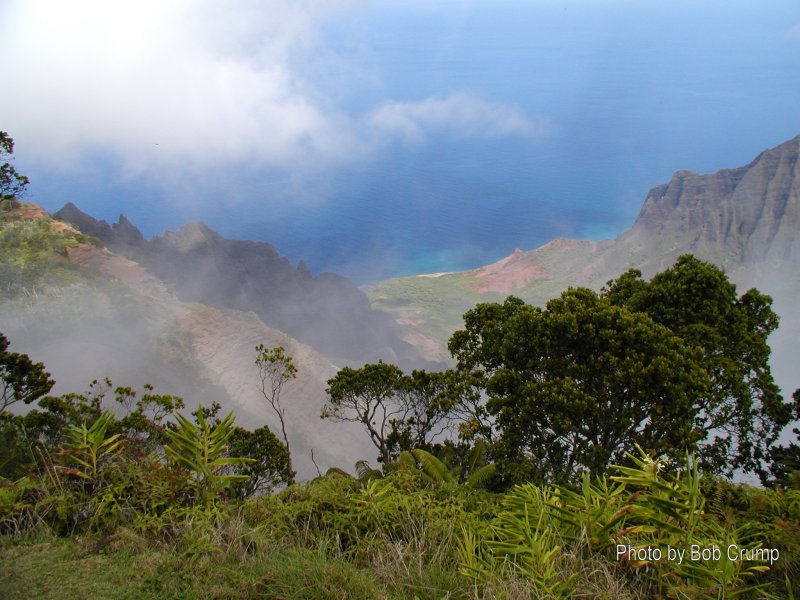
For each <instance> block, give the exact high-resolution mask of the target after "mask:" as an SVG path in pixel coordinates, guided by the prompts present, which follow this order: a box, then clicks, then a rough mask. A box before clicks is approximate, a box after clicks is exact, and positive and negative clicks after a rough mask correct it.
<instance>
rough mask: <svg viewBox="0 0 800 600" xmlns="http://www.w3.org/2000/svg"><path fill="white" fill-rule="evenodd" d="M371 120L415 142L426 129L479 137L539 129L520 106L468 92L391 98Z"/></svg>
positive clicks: (378, 127) (376, 127) (380, 129)
mask: <svg viewBox="0 0 800 600" xmlns="http://www.w3.org/2000/svg"><path fill="white" fill-rule="evenodd" d="M367 122H368V124H369V126H370V127H372V128H373V129H374V130H377V131H378V132H381V133H383V134H390V135H395V136H399V137H401V138H403V139H406V140H408V141H413V142H418V141H421V140H423V139H424V138H425V135H426V132H439V131H442V130H444V131H447V132H449V133H452V134H455V135H460V136H477V137H496V136H502V135H525V136H529V135H534V134H536V133H537V130H538V128H537V127H534V125H533V123H531V121H530V120H528V118H527V117H525V115H524V114H523V113H522V112H521V111H519V110H518V109H516V108H514V107H510V106H507V105H504V104H497V103H491V102H487V101H485V100H482V99H481V98H478V97H476V96H473V95H471V94H466V93H455V94H451V95H449V96H445V97H432V98H427V99H426V100H422V101H419V102H388V103H386V104H384V105H383V106H380V107H379V108H378V109H376V110H375V111H374V112H373V113H372V114H371V115H370V116H369V118H368V120H367Z"/></svg>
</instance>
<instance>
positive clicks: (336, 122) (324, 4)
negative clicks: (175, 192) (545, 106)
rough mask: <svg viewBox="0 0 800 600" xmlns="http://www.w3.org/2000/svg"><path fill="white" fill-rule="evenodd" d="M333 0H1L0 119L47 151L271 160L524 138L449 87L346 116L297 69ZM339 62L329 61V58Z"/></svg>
mask: <svg viewBox="0 0 800 600" xmlns="http://www.w3.org/2000/svg"><path fill="white" fill-rule="evenodd" d="M353 5H354V3H353V2H348V1H344V0H343V1H333V0H324V1H323V0H305V1H290V0H261V1H259V0H235V1H229V2H227V3H224V4H222V3H216V2H212V1H211V0H170V1H169V2H165V1H163V0H137V1H136V2H127V1H126V2H122V1H114V2H109V1H108V0H73V1H71V2H63V1H62V0H17V1H12V2H8V3H6V4H5V5H4V7H3V8H0V23H2V24H0V56H3V59H4V60H3V62H4V67H3V87H4V89H5V90H6V91H5V92H4V93H3V94H1V95H0V114H2V115H3V123H2V127H3V129H4V130H7V131H9V132H10V133H11V134H12V135H13V136H14V137H15V138H17V139H18V141H21V140H23V139H24V140H25V144H26V146H27V147H29V148H30V147H35V148H37V151H38V152H39V153H40V155H41V156H42V157H43V158H45V159H47V160H49V161H61V162H62V163H63V162H67V163H68V162H69V160H74V161H78V160H80V158H81V156H82V154H83V153H84V152H88V151H92V152H97V151H100V152H107V153H111V154H113V155H114V156H115V157H118V158H119V159H121V161H122V163H123V164H124V165H125V167H126V169H127V170H128V171H130V172H138V171H141V170H145V169H147V168H148V167H150V166H152V165H153V164H156V163H157V164H161V165H174V164H184V165H187V166H195V167H200V166H202V165H204V164H210V163H213V164H219V163H220V162H223V163H227V162H239V161H249V162H251V163H252V162H255V163H257V164H265V165H271V166H278V167H287V168H294V167H296V166H298V165H302V164H309V165H317V166H319V165H328V164H331V163H333V164H336V163H341V162H347V161H352V160H359V159H361V158H363V157H365V156H367V155H369V153H370V152H372V151H374V150H375V149H376V147H380V145H382V144H384V143H386V141H388V140H391V139H398V138H399V139H401V140H406V141H409V140H411V141H413V140H420V139H425V137H426V136H427V135H428V133H429V132H433V131H445V132H448V133H454V134H458V135H475V136H496V135H510V134H522V135H530V134H531V133H533V132H534V130H535V128H534V126H533V125H532V124H531V123H530V122H529V121H528V120H527V119H526V118H525V116H524V115H523V114H522V113H521V112H520V111H518V110H516V109H514V108H511V107H507V106H503V105H497V104H492V103H490V102H487V101H485V100H481V99H479V98H477V97H475V96H472V95H468V94H464V93H457V94H453V95H450V96H447V97H435V98H429V99H427V100H422V101H420V102H405V103H401V102H387V103H385V104H383V105H382V106H380V107H378V108H377V109H375V110H374V111H372V112H370V113H369V114H368V115H367V116H366V117H355V116H353V115H350V114H347V113H346V112H345V111H344V110H343V109H342V108H340V107H337V106H335V104H334V103H333V102H332V101H331V100H330V99H329V98H328V96H326V94H325V90H324V89H318V88H317V87H316V86H315V81H313V80H312V78H309V77H306V76H305V70H304V65H309V64H311V63H312V62H313V61H314V60H319V59H320V57H321V56H322V57H324V56H326V55H330V50H328V49H327V48H325V47H324V44H323V43H322V41H321V39H320V37H319V36H318V33H317V31H318V29H317V28H318V26H319V24H320V22H321V20H323V19H326V18H328V17H329V16H330V15H331V14H334V13H336V12H337V11H343V10H347V9H351V8H353ZM332 63H333V64H335V61H332Z"/></svg>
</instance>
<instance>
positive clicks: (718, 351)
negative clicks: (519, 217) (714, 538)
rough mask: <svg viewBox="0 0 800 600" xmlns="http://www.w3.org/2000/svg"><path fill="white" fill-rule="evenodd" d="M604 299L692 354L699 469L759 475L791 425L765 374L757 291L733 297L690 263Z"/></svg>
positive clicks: (762, 299) (716, 278) (763, 320)
mask: <svg viewBox="0 0 800 600" xmlns="http://www.w3.org/2000/svg"><path fill="white" fill-rule="evenodd" d="M603 294H604V297H605V298H607V299H608V300H609V301H610V302H611V303H612V304H614V305H616V306H622V307H626V308H628V309H630V310H632V311H637V312H642V313H644V314H647V315H648V316H649V317H651V318H652V319H653V321H655V322H656V323H659V324H661V325H664V326H665V327H668V328H669V329H670V330H671V331H672V332H673V333H674V334H676V335H678V336H680V337H681V338H682V339H683V341H684V343H685V344H686V345H687V347H689V348H693V349H695V350H699V364H700V365H701V366H702V367H703V369H704V370H705V372H706V373H707V374H708V377H709V379H710V383H711V385H710V386H709V387H708V389H707V391H706V393H705V394H703V395H702V396H700V397H698V399H697V403H696V406H695V410H696V413H697V414H696V419H697V424H698V426H699V427H700V428H701V429H703V430H705V431H707V432H709V433H708V436H707V437H706V438H704V440H703V441H702V442H701V443H700V445H699V447H698V457H699V459H700V461H701V464H702V466H703V467H704V468H705V469H707V470H713V471H717V472H728V473H730V472H732V471H733V470H734V469H742V470H744V471H748V472H756V473H759V474H760V475H763V474H764V462H765V460H766V459H767V458H768V456H769V452H770V446H771V445H772V444H773V443H774V442H775V440H777V438H778V436H779V435H780V432H781V431H782V430H783V428H784V427H785V426H786V425H787V424H788V423H789V421H790V420H791V417H792V408H791V405H790V404H789V403H785V402H784V401H783V398H782V397H781V395H780V393H779V390H778V387H777V386H776V385H775V382H774V381H773V379H772V374H771V371H770V367H769V355H770V348H769V344H768V343H767V338H768V337H769V335H770V333H772V332H773V331H774V330H775V329H776V328H777V326H778V316H777V315H776V314H775V313H774V312H773V311H772V306H771V305H772V299H771V298H770V297H769V296H766V295H764V294H762V293H761V292H759V291H758V290H756V289H751V290H749V291H747V292H746V293H745V294H743V295H742V296H737V292H736V286H735V285H734V284H732V283H731V282H730V281H729V280H728V277H727V275H726V274H725V272H724V271H722V270H721V269H719V268H718V267H716V266H714V265H712V264H710V263H707V262H703V261H701V260H698V259H697V258H695V257H693V256H691V255H684V256H681V257H679V258H678V260H677V261H676V262H675V264H674V265H673V266H672V267H671V268H669V269H667V270H665V271H663V272H661V273H658V274H657V275H655V276H654V277H653V278H652V279H651V280H650V281H649V282H648V281H643V280H642V278H641V273H640V272H639V271H637V270H630V271H628V272H627V273H625V274H623V275H622V276H620V277H619V278H618V279H616V280H614V281H610V282H608V284H607V286H606V288H605V289H604V292H603Z"/></svg>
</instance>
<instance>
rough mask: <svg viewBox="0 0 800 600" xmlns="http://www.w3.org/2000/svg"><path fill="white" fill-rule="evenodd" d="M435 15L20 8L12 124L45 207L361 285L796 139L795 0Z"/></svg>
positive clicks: (540, 229) (504, 245)
mask: <svg viewBox="0 0 800 600" xmlns="http://www.w3.org/2000/svg"><path fill="white" fill-rule="evenodd" d="M112 4H114V3H112ZM435 4H436V6H435V7H430V6H427V5H426V3H422V2H399V1H398V2H374V3H366V2H336V3H331V2H327V3H315V2H305V3H299V4H297V3H295V4H291V3H286V2H278V1H272V2H265V3H254V2H234V3H231V4H230V7H229V11H230V12H229V13H225V14H220V13H218V12H216V9H215V8H214V6H213V4H212V3H210V2H187V3H182V4H181V5H180V8H179V9H175V8H164V7H163V6H161V3H158V2H151V3H148V2H144V3H136V4H133V3H131V4H127V3H119V4H118V5H116V4H115V6H114V7H108V6H106V5H105V4H104V3H101V2H77V3H75V4H74V5H73V4H70V8H71V10H70V11H66V9H64V8H59V3H58V2H44V1H38V0H37V1H28V2H22V1H11V2H7V3H4V4H3V6H2V7H0V23H1V24H0V53H2V56H3V57H4V63H5V65H6V66H4V67H3V72H4V82H5V83H4V86H5V87H6V89H7V90H11V92H10V93H4V94H2V95H1V96H2V97H0V117H1V118H0V129H2V130H4V131H8V133H9V134H10V135H11V136H12V137H14V139H15V140H16V156H17V159H16V167H17V169H18V170H19V171H21V172H23V173H25V174H27V175H28V176H29V177H30V178H31V181H32V183H31V185H30V188H29V190H30V191H29V199H30V200H31V201H34V202H38V203H40V204H42V205H44V206H45V208H47V209H48V210H51V211H55V210H57V209H58V208H60V207H61V206H62V205H63V204H64V203H65V202H67V201H73V202H75V203H76V204H77V205H78V206H79V207H80V208H82V209H83V210H84V211H86V212H89V213H90V214H92V215H93V216H95V217H98V218H105V219H107V220H109V221H111V220H116V218H117V216H118V214H119V213H124V214H125V215H126V216H128V217H129V218H130V219H131V220H132V221H133V222H134V223H135V224H136V225H137V226H139V227H140V228H141V229H142V230H143V232H144V233H145V235H148V236H149V235H153V234H159V233H161V232H162V231H163V230H164V228H170V229H174V228H176V227H178V226H180V225H181V224H183V223H184V222H186V221H187V220H191V219H199V220H203V221H205V222H206V223H207V224H208V225H209V226H210V227H211V228H212V229H215V230H217V231H219V232H220V233H222V234H223V235H226V236H229V237H238V238H246V239H257V240H265V241H268V242H270V243H272V244H274V245H275V246H276V247H277V248H278V250H279V252H281V253H282V254H284V255H287V256H289V257H290V259H292V260H293V261H297V260H299V259H304V260H305V261H306V262H307V263H308V265H309V266H310V267H311V269H312V272H314V273H319V272H321V271H326V270H330V271H334V272H338V273H341V274H344V275H347V276H349V277H351V278H353V279H354V280H355V281H357V282H359V283H365V282H368V281H372V280H375V279H380V278H385V277H391V276H398V275H405V274H412V273H422V272H437V271H452V270H462V269H465V268H471V267H474V266H478V265H481V264H485V263H488V262H492V261H495V260H498V259H500V258H501V257H503V256H505V255H507V254H508V253H510V252H511V251H512V250H513V249H514V248H515V247H521V248H523V249H530V248H533V247H536V246H538V245H540V244H542V243H545V242H547V241H549V240H550V239H552V238H554V237H557V236H569V237H588V238H591V239H595V240H597V239H602V238H608V237H612V238H613V237H615V236H616V235H617V234H618V233H620V232H621V231H622V230H624V229H626V228H627V227H629V226H630V224H631V223H632V222H633V219H634V218H635V215H636V213H637V211H638V209H639V207H640V206H641V203H642V202H643V200H644V198H645V195H646V193H647V191H648V190H649V189H650V188H651V187H652V186H654V185H657V184H659V183H664V182H666V181H668V180H669V178H670V176H671V175H672V173H673V172H674V171H676V170H680V169H689V170H693V171H697V172H711V171H715V170H717V169H720V168H725V167H737V166H741V165H743V164H746V163H748V162H749V161H750V160H752V159H753V158H754V157H755V156H756V155H757V154H758V153H759V152H760V151H762V150H764V149H766V148H768V147H772V146H775V145H777V144H779V143H781V142H783V141H785V140H787V139H789V138H791V137H793V136H795V135H797V134H798V133H800V110H799V107H800V104H799V103H798V98H800V3H797V2H796V1H795V0H791V1H788V0H786V1H783V0H776V1H768V2H761V3H754V2H744V1H739V2H737V1H734V2H730V1H728V2H719V1H712V2H702V3H694V2H688V1H677V2H675V1H669V2H667V1H663V2H648V3H642V2H634V1H614V0H593V1H586V0H581V1H578V0H573V1H568V2H544V1H541V2H522V1H519V2H488V1H483V2H439V3H435ZM120 7H124V8H120Z"/></svg>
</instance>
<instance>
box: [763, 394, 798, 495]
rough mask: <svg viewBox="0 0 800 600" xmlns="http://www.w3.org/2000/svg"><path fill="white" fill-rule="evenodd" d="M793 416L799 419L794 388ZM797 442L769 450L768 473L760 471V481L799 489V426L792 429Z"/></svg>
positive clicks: (765, 483)
mask: <svg viewBox="0 0 800 600" xmlns="http://www.w3.org/2000/svg"><path fill="white" fill-rule="evenodd" d="M792 398H793V400H794V418H795V419H800V389H798V390H795V392H794V396H793V397H792ZM792 433H794V434H795V436H796V439H797V441H798V443H797V444H795V443H789V444H788V445H785V446H784V445H781V446H775V447H773V448H771V449H770V451H769V458H770V465H769V475H767V473H763V472H762V473H760V476H761V483H763V484H764V485H770V486H774V487H779V488H784V489H795V490H800V427H795V428H793V429H792Z"/></svg>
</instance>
